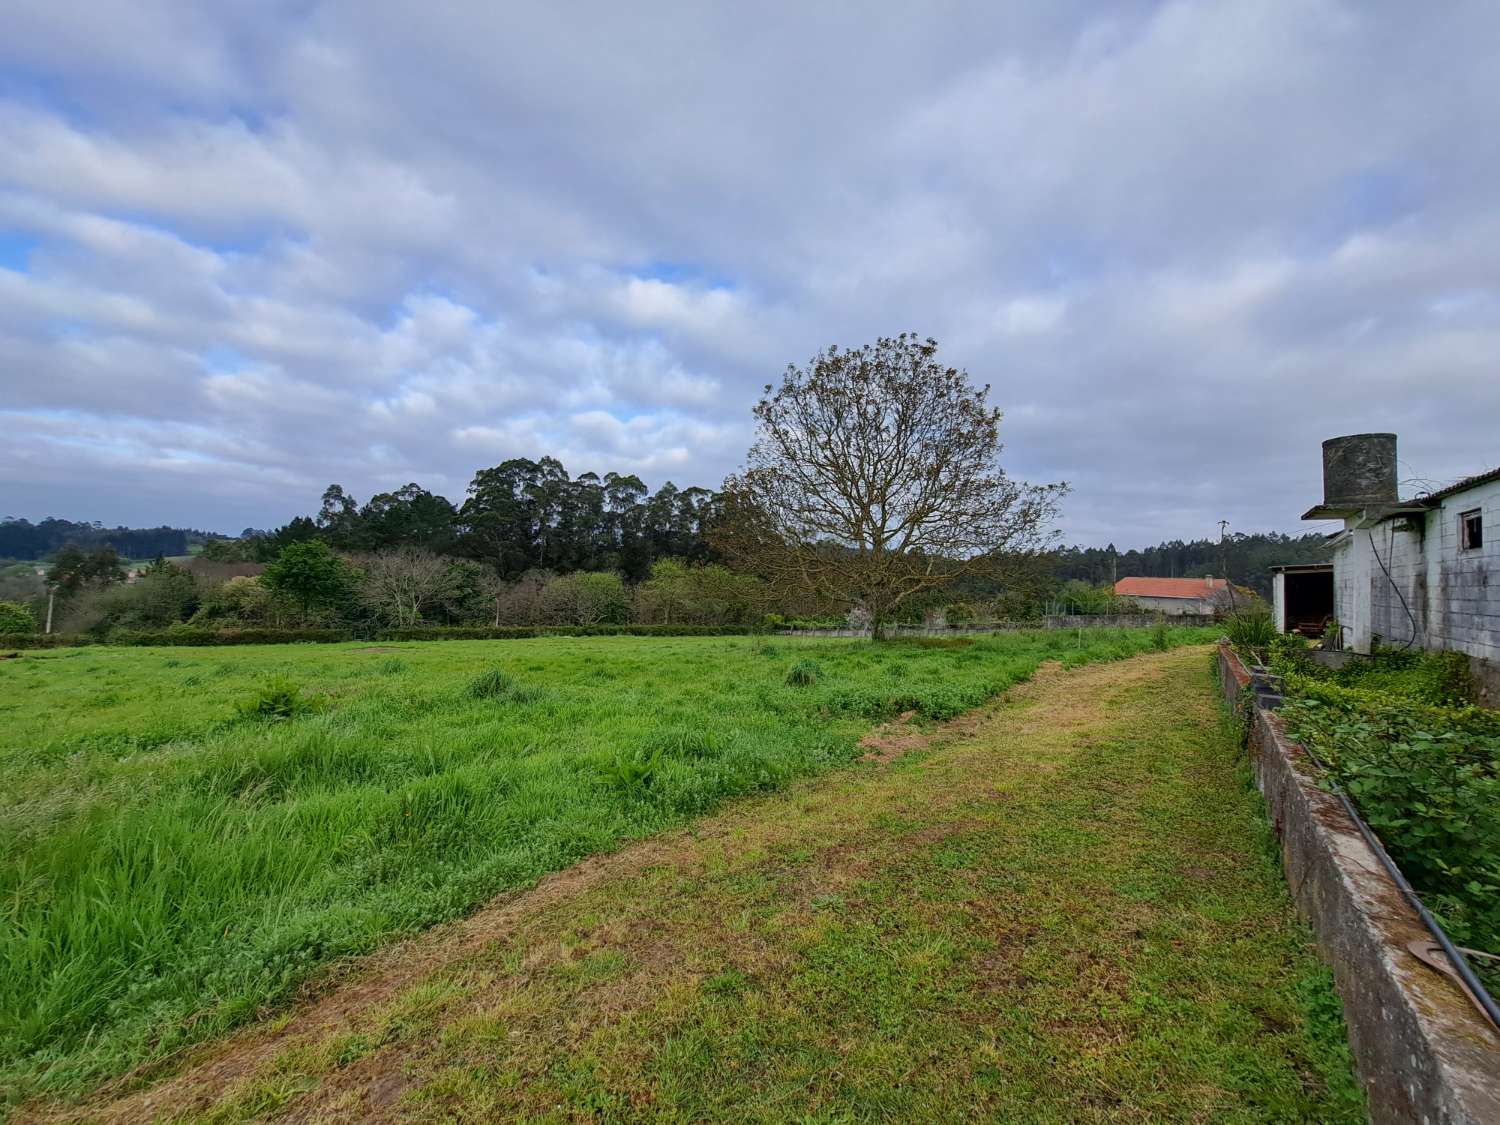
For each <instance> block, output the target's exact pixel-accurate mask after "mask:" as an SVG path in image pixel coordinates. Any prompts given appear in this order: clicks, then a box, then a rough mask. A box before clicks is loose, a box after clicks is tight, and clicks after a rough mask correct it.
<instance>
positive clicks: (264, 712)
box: [234, 676, 318, 721]
mask: <svg viewBox="0 0 1500 1125" xmlns="http://www.w3.org/2000/svg"><path fill="white" fill-rule="evenodd" d="M317 706H318V701H317V700H315V699H312V698H310V697H308V696H305V695H303V694H302V688H301V687H300V686H298V685H297V684H296V683H294V682H293V681H292V680H289V679H287V678H286V677H284V676H278V677H276V678H274V679H270V680H267V681H266V682H265V683H264V684H263V685H261V687H260V689H259V690H258V691H256V692H255V694H254V695H252V696H250V698H248V699H242V700H240V702H238V703H236V704H235V708H234V709H235V712H236V713H237V714H238V715H239V717H240V718H242V719H251V720H254V719H266V720H272V721H276V720H284V719H295V718H296V717H297V716H298V715H305V714H306V713H307V712H309V711H312V710H315V709H316V708H317Z"/></svg>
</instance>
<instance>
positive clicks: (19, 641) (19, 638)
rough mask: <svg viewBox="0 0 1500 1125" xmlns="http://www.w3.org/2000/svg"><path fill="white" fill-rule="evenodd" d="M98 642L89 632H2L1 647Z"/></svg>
mask: <svg viewBox="0 0 1500 1125" xmlns="http://www.w3.org/2000/svg"><path fill="white" fill-rule="evenodd" d="M98 643H99V642H98V640H97V639H96V638H94V637H91V636H89V635H88V634H87V633H0V648H71V647H72V646H73V645H92V644H98Z"/></svg>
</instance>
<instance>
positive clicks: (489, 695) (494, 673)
mask: <svg viewBox="0 0 1500 1125" xmlns="http://www.w3.org/2000/svg"><path fill="white" fill-rule="evenodd" d="M513 687H515V681H514V680H512V679H511V678H510V677H509V676H507V675H506V674H505V673H504V672H502V671H501V670H500V669H499V668H491V669H489V670H488V671H484V672H481V673H479V675H477V676H475V677H474V678H473V679H472V680H470V681H469V686H468V688H467V689H465V691H464V694H465V695H467V696H468V697H469V698H470V699H494V698H495V697H496V696H500V695H505V694H506V693H507V692H509V691H510V690H511V689H512V688H513Z"/></svg>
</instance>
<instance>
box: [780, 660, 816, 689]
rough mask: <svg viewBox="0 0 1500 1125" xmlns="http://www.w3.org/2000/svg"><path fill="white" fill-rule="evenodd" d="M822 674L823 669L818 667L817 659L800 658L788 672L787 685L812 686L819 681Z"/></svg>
mask: <svg viewBox="0 0 1500 1125" xmlns="http://www.w3.org/2000/svg"><path fill="white" fill-rule="evenodd" d="M822 674H823V673H822V669H820V668H819V667H818V662H817V661H816V660H799V661H797V663H795V664H793V665H792V666H791V668H790V669H789V670H788V672H787V674H786V682H787V686H788V687H811V686H812V685H813V684H815V683H817V682H818V679H819V677H820V676H821V675H822Z"/></svg>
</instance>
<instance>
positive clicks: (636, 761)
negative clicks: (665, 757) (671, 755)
mask: <svg viewBox="0 0 1500 1125" xmlns="http://www.w3.org/2000/svg"><path fill="white" fill-rule="evenodd" d="M661 759H662V752H661V750H660V749H659V748H658V749H655V750H629V751H627V750H621V751H617V752H616V753H615V756H614V757H613V758H611V759H610V760H609V761H607V762H605V763H604V764H603V765H601V766H600V767H599V772H600V773H601V774H603V775H604V779H605V780H606V781H608V782H609V783H610V784H611V785H613V786H614V787H615V788H616V789H624V790H626V791H627V792H628V791H630V790H632V789H645V788H647V787H648V786H650V784H651V781H652V779H653V778H654V777H655V776H656V771H657V768H658V767H659V766H660V765H661Z"/></svg>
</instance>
